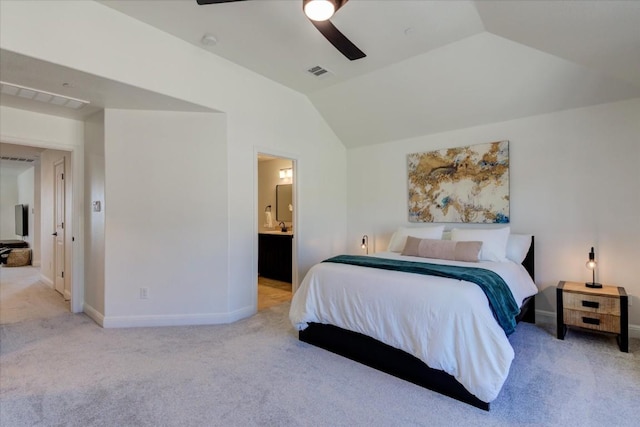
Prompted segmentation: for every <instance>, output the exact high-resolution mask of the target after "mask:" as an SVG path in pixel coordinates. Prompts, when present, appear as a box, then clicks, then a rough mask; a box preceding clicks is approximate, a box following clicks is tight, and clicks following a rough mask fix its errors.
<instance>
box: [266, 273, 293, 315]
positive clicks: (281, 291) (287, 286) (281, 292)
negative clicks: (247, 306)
mask: <svg viewBox="0 0 640 427" xmlns="http://www.w3.org/2000/svg"><path fill="white" fill-rule="evenodd" d="M287 301H291V283H286V282H280V281H278V280H273V279H267V278H264V277H260V276H258V311H260V310H264V309H266V308H269V307H273V306H274V305H278V304H282V303H283V302H287Z"/></svg>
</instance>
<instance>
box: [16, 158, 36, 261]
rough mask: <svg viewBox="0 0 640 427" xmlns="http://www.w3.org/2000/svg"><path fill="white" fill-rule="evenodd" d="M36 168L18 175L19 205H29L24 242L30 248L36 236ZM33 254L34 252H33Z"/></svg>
mask: <svg viewBox="0 0 640 427" xmlns="http://www.w3.org/2000/svg"><path fill="white" fill-rule="evenodd" d="M34 179H35V168H33V167H31V168H29V169H27V170H26V171H24V172H22V173H21V174H20V175H18V182H17V184H18V203H20V204H23V205H27V221H28V224H27V233H28V235H27V236H24V238H23V239H24V241H25V242H27V243H29V247H30V248H33V235H34V218H35V212H36V211H35V207H34V186H35V181H34ZM32 252H33V251H32Z"/></svg>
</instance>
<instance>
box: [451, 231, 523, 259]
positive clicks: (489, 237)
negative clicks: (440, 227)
mask: <svg viewBox="0 0 640 427" xmlns="http://www.w3.org/2000/svg"><path fill="white" fill-rule="evenodd" d="M510 231H511V228H510V227H504V228H490V229H478V228H454V229H452V230H451V240H457V241H461V242H469V241H471V242H477V241H480V242H482V249H481V250H480V260H481V261H499V262H501V261H507V240H508V239H509V233H510Z"/></svg>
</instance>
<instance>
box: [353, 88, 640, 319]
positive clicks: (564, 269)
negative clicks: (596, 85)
mask: <svg viewBox="0 0 640 427" xmlns="http://www.w3.org/2000/svg"><path fill="white" fill-rule="evenodd" d="M639 117H640V99H634V100H631V101H625V102H619V103H612V104H604V105H599V106H595V107H590V108H581V109H575V110H569V111H563V112H559V113H554V114H547V115H541V116H535V117H529V118H525V119H519V120H513V121H508V122H503V123H495V124H490V125H485V126H478V127H473V128H468V129H460V130H456V131H452V132H446V133H441V134H436V135H427V136H423V137H418V138H412V139H407V140H403V141H395V142H392V143H388V144H380V145H376V146H372V147H367V148H358V149H352V150H349V152H348V183H349V188H348V194H349V202H348V224H349V234H348V236H349V244H350V250H351V251H352V252H354V253H355V252H357V250H358V249H357V243H358V241H359V238H360V236H361V235H362V234H368V235H369V236H370V237H371V236H373V238H372V240H374V245H375V250H376V251H381V250H385V248H386V245H387V243H388V239H389V237H390V234H391V233H392V232H393V230H394V229H395V227H397V226H399V225H409V223H408V220H407V165H406V162H407V160H406V156H407V154H409V153H415V152H423V151H430V150H435V149H440V148H448V147H456V146H464V145H471V144H478V143H484V142H491V141H499V140H505V139H507V140H509V141H510V143H509V151H510V166H511V167H510V187H511V188H510V193H511V194H510V195H511V224H510V226H511V228H512V230H513V231H514V232H523V233H533V234H534V235H535V237H536V254H535V255H536V282H537V285H538V288H539V289H540V294H539V295H538V297H537V299H536V301H537V309H539V310H542V311H555V286H556V285H557V284H558V281H560V280H569V281H588V280H590V278H591V273H590V270H587V269H586V268H585V266H584V265H585V262H586V259H587V253H588V252H589V250H590V248H591V246H595V249H596V257H597V260H598V261H599V264H598V267H599V269H598V277H597V279H598V280H599V281H603V282H605V283H611V284H615V285H617V286H624V287H625V288H626V290H627V293H630V294H632V295H634V298H633V305H632V307H629V309H630V312H629V316H630V317H629V319H630V323H631V324H634V325H640V299H639V298H638V297H639V296H640V282H639V281H638V280H637V272H636V271H635V268H634V266H635V263H636V262H637V260H638V259H640V222H639V221H638V212H640V168H639V167H638V165H639V164H640V144H639V143H638V137H639V135H640V120H638V118H639ZM448 226H452V224H449V225H448Z"/></svg>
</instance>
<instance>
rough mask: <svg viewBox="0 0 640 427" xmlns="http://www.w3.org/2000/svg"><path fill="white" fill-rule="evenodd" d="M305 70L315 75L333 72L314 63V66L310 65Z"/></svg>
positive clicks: (322, 75)
mask: <svg viewBox="0 0 640 427" xmlns="http://www.w3.org/2000/svg"><path fill="white" fill-rule="evenodd" d="M307 71H308V72H310V73H311V74H313V75H314V76H316V77H326V76H329V75H332V74H333V73H332V72H331V71H329V70H327V69H326V68H323V67H321V66H319V65H316V66H315V67H311V68H309V69H308V70H307Z"/></svg>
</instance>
